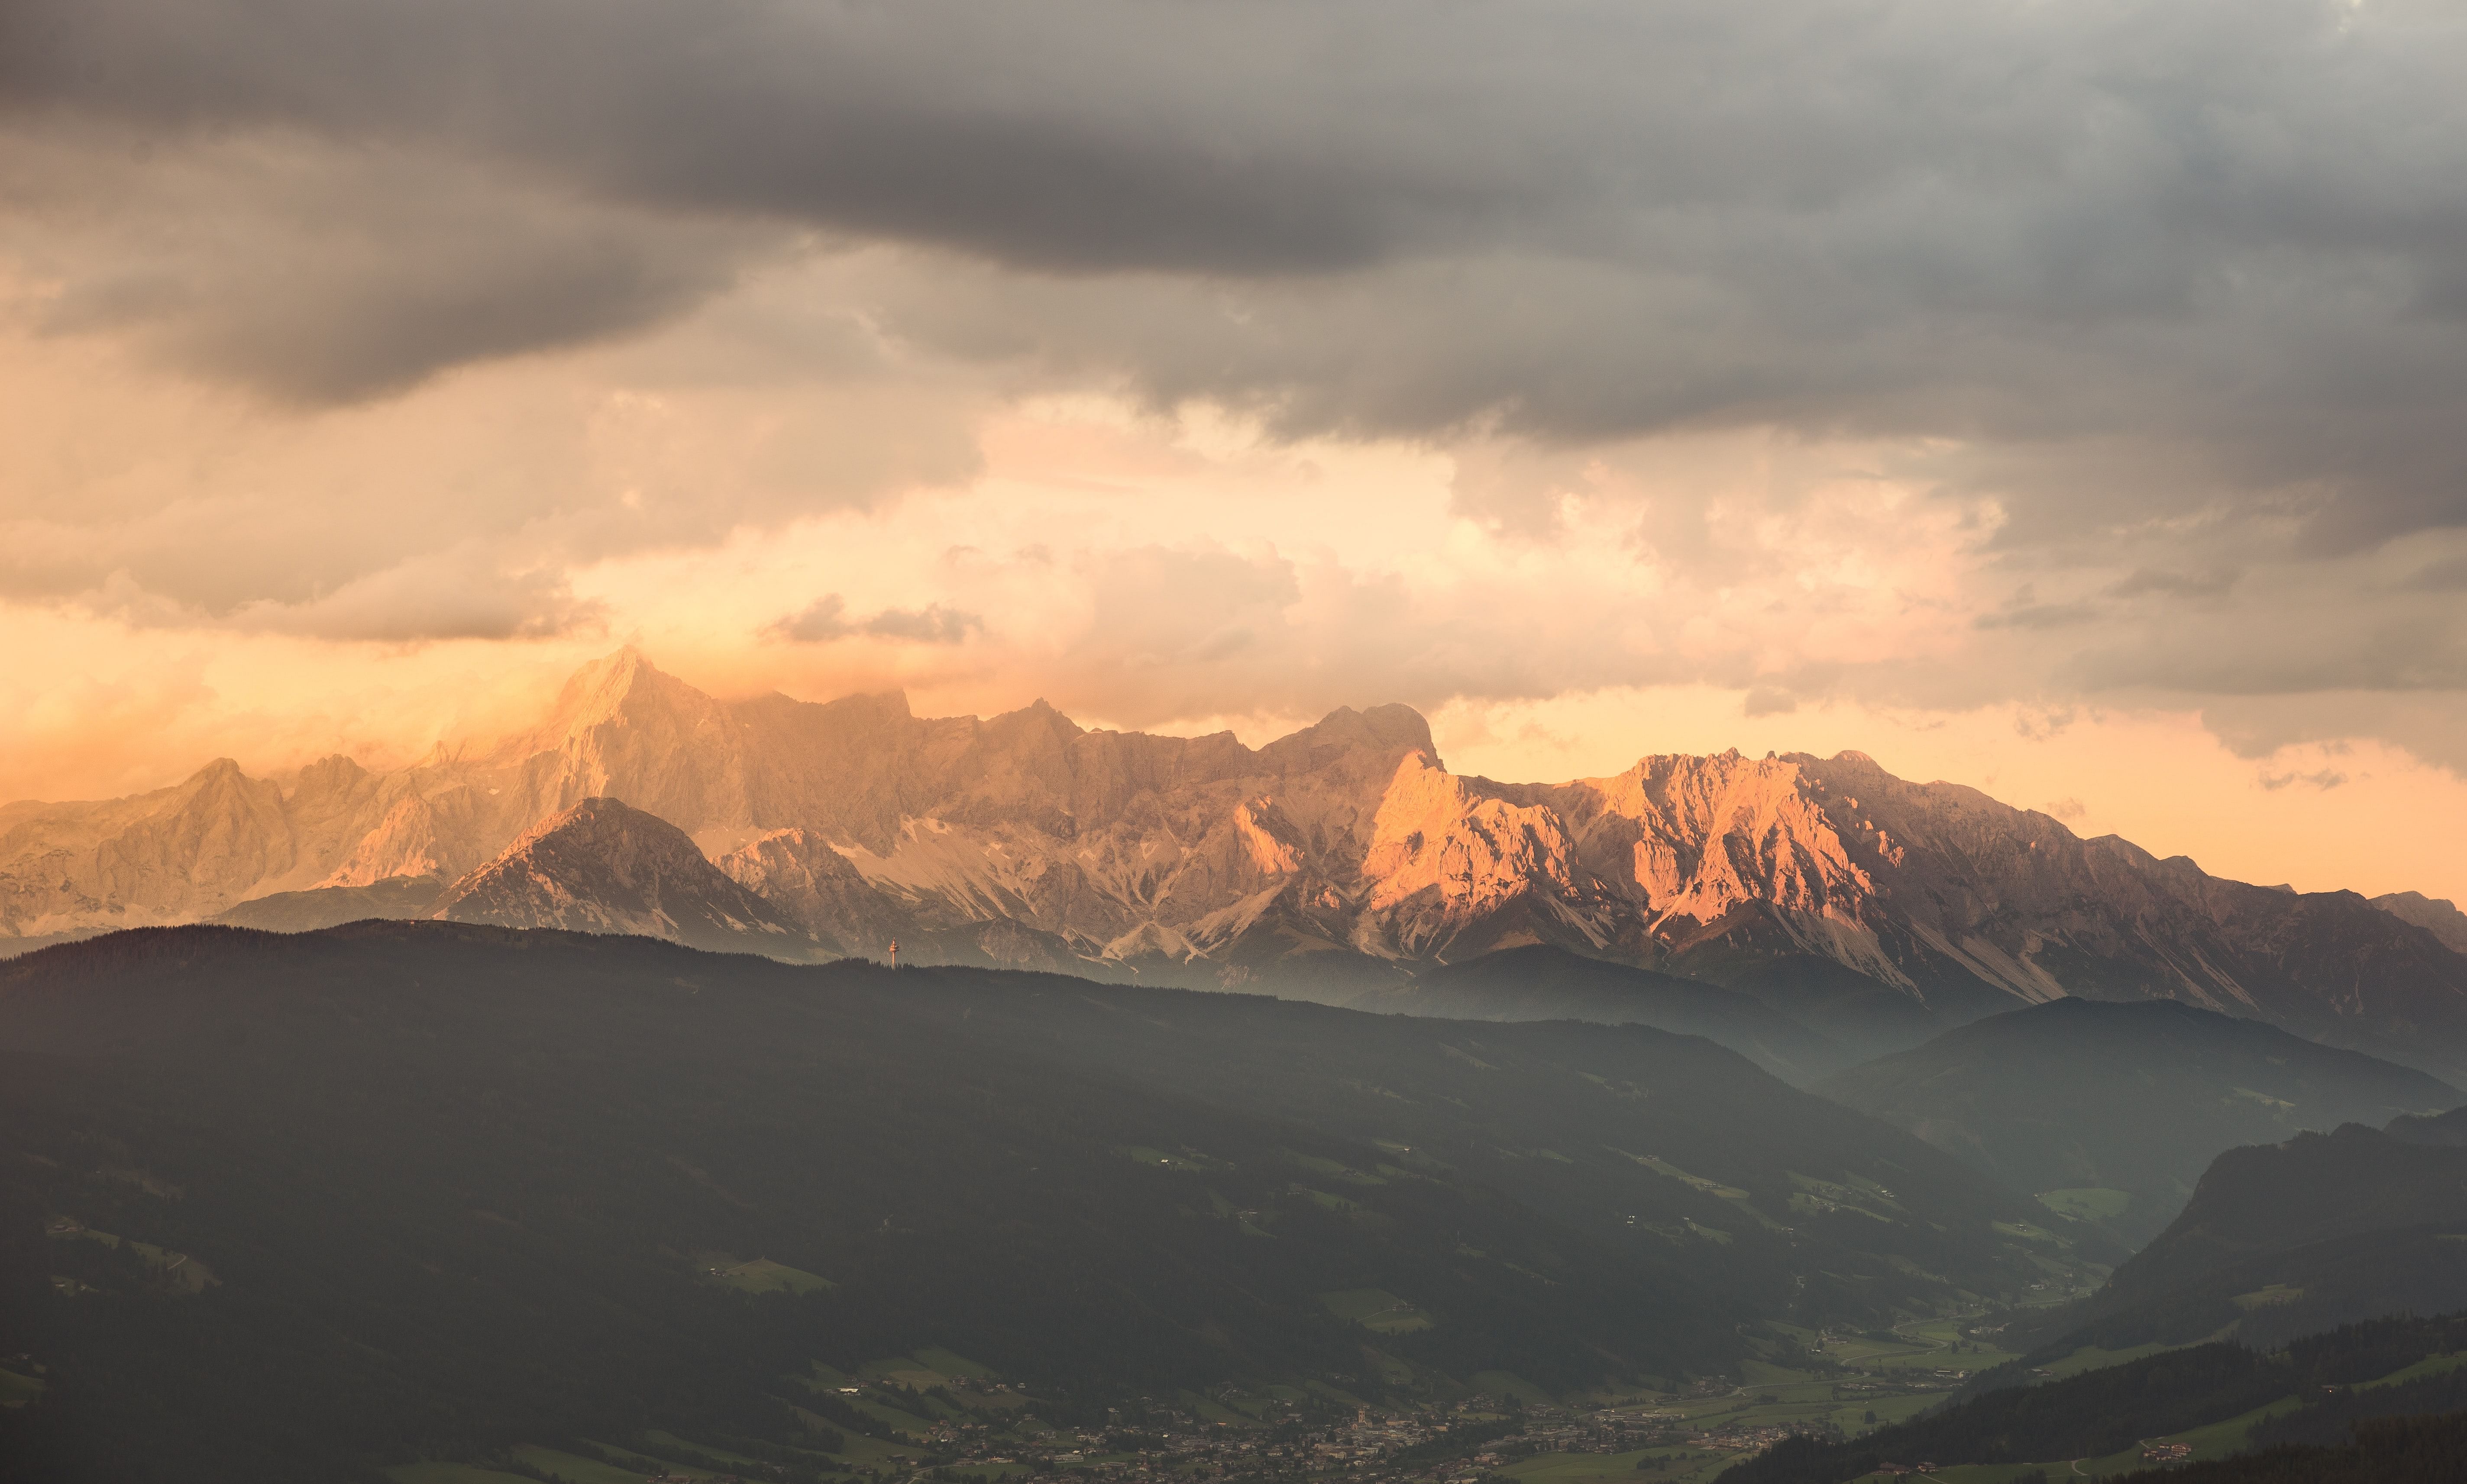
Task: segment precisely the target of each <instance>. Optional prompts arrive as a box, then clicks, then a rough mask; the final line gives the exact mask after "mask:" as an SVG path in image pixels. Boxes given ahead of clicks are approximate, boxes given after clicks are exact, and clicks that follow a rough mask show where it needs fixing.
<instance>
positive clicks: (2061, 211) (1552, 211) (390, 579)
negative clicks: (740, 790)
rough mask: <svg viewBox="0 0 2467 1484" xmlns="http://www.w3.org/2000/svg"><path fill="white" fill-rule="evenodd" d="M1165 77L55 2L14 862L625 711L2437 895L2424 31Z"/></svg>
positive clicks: (16, 639)
mask: <svg viewBox="0 0 2467 1484" xmlns="http://www.w3.org/2000/svg"><path fill="white" fill-rule="evenodd" d="M1161 9H1171V8H1150V7H1142V6H1131V5H1120V4H1095V3H1066V4H1056V5H1048V6H1037V7H1021V8H1013V9H1008V10H1001V11H986V10H984V9H982V8H976V7H968V6H960V5H944V4H926V5H902V6H896V7H872V6H863V5H820V4H817V5H787V4H755V3H727V4H719V5H711V6H703V7H695V8H684V9H681V8H677V7H674V6H668V5H652V4H634V3H630V0H621V3H614V4H610V3H600V4H596V5H591V6H560V5H546V4H543V5H532V6H523V7H505V6H499V5H484V4H442V5H427V6H403V5H390V4H377V3H365V4H336V5H325V6H315V7H307V6H297V7H295V6H285V5H276V4H268V3H250V0H217V3H215V4H210V5H206V6H202V7H200V6H180V7H168V6H157V5H153V4H149V3H147V0H108V3H102V4H95V3H85V4H79V5H74V6H72V5H65V4H63V5H49V4H34V5H26V6H19V7H15V8H12V10H11V13H10V16H9V18H7V19H6V20H5V21H0V56H6V57H7V58H8V59H7V60H5V61H0V99H5V100H6V101H7V109H6V111H5V112H4V113H0V197H5V199H6V200H7V201H8V202H9V203H10V205H9V206H8V207H7V208H6V209H5V213H0V406H6V407H7V408H8V409H9V426H10V435H9V437H8V438H6V439H4V440H0V642H5V643H6V645H7V652H8V653H9V654H10V655H11V662H10V663H9V664H8V665H7V666H6V667H5V669H0V795H5V796H6V797H7V798H94V797H103V796H110V795H117V794H124V793H131V792H136V791H141V790H145V789H149V788H155V787H160V786H163V785H166V784H170V783H172V782H175V781H177V780H179V779H180V778H183V777H185V776H189V775H190V774H192V773H193V772H194V771H195V769H196V768H197V767H199V766H200V765H202V764H203V763H204V762H206V761H207V760H208V759H210V758H213V757H215V756H220V755H230V756H233V757H236V758H238V760H239V761H240V762H241V763H242V764H243V766H244V767H246V768H247V769H248V770H250V771H251V772H252V773H259V774H262V773H266V772H270V771H277V770H281V769H283V768H287V767H294V766H298V765H300V764H303V763H306V762H308V761H310V760H313V759H314V758H316V757H318V756H320V755H324V754H326V753H332V752H343V753H350V754H351V755H353V756H356V757H360V758H362V759H363V760H364V761H367V762H369V763H370V764H372V765H376V764H379V763H402V762H407V761H409V760H411V759H412V758H414V757H417V756H418V755H419V754H420V753H424V752H425V751H427V750H428V749H429V748H431V747H432V746H434V745H435V744H437V743H440V742H442V743H445V744H447V745H448V746H449V748H450V747H452V746H455V745H473V746H476V745H480V744H483V743H486V742H487V741H489V740H492V739H494V738H495V737H497V736H498V735H501V734H503V733H505V732H507V731H512V730H515V729H516V728H519V727H521V726H524V725H527V724H528V723H529V721H530V720H531V718H532V716H534V715H535V714H536V712H537V711H538V709H539V708H541V707H542V706H543V705H545V704H546V702H547V700H548V698H549V697H550V696H551V695H553V694H554V693H555V689H556V687H557V686H558V685H559V684H560V683H561V682H562V681H563V679H564V677H565V676H566V675H568V674H569V673H571V672H572V671H573V670H574V669H575V668H576V667H577V666H578V665H579V664H581V663H585V662H587V661H589V660H592V659H594V658H596V657H598V656H600V655H603V654H605V653H607V652H609V651H610V650H612V649H614V648H616V647H617V646H619V645H621V644H634V645H638V646H640V647H641V648H642V649H643V650H644V652H645V653H646V654H648V655H649V656H651V657H652V658H653V659H654V660H655V661H656V662H657V663H659V665H660V666H661V667H662V668H664V669H666V670H668V671H669V672H671V673H674V674H677V675H679V676H682V677H684V678H686V679H687V680H689V681H690V682H692V683H693V684H694V685H696V686H700V687H702V688H703V689H706V690H709V691H711V692H713V694H716V695H721V696H726V697H735V696H743V695H750V694H755V693H758V692H761V691H764V690H768V689H774V688H777V689H781V690H784V691H786V692H787V693H789V694H791V695H794V696H798V697H801V698H805V699H813V700H823V699H828V698H831V697H834V696H838V695H843V694H848V693H851V692H858V691H874V690H881V689H887V688H894V687H898V688H904V689H905V690H906V691H907V693H908V695H909V698H910V703H911V705H912V707H913V708H915V710H916V711H917V713H918V714H920V715H931V714H958V713H977V714H991V713H993V712H996V711H1002V710H1008V709H1012V708H1018V707H1021V706H1024V705H1026V704H1028V703H1029V702H1030V701H1032V700H1034V699H1037V698H1040V697H1042V698H1044V699H1046V700H1048V701H1050V702H1051V703H1052V704H1053V705H1054V706H1055V707H1057V708H1060V709H1062V710H1063V711H1064V712H1066V713H1067V714H1069V715H1071V716H1072V717H1074V718H1075V719H1076V720H1077V721H1079V722H1080V723H1081V724H1082V725H1085V726H1090V727H1112V728H1120V729H1126V730H1142V731H1167V732H1175V733H1184V734H1192V733H1197V732H1202V731H1214V730H1218V729H1231V730H1233V731H1236V732H1238V733H1239V734H1240V735H1241V736H1242V737H1243V739H1244V740H1246V741H1248V742H1251V743H1253V744H1255V745H1256V744H1258V743H1262V742H1264V741H1266V740H1268V739H1269V738H1270V737H1273V736H1275V735H1278V734H1280V733H1282V732H1284V731H1290V730H1292V729H1294V728H1296V727H1298V726H1301V725H1304V724H1307V723H1308V722H1310V721H1312V720H1314V719H1316V718H1317V717H1318V716H1320V715H1321V714H1323V713H1324V712H1326V711H1328V710H1330V709H1333V708H1337V707H1340V706H1347V705H1351V706H1357V707H1368V706H1370V705H1374V704H1378V703H1384V702H1390V701H1401V702H1404V703H1407V704H1409V705H1412V706H1414V707H1415V708H1420V709H1421V710H1423V711H1424V712H1425V713H1426V714H1428V715H1429V716H1430V718H1431V719H1432V723H1433V727H1434V731H1435V735H1436V740H1437V744H1438V748H1439V751H1440V753H1441V755H1442V756H1444V757H1445V758H1446V759H1447V760H1448V762H1449V764H1450V765H1451V766H1452V767H1453V768H1454V769H1456V770H1457V771H1458V772H1460V773H1481V774H1485V775H1488V776H1497V777H1503V778H1513V779H1544V778H1549V779H1556V778H1561V777H1569V776H1593V775H1606V774H1610V773H1615V772H1617V771H1618V770H1620V769H1622V768H1624V767H1626V766H1627V765H1628V764H1629V763H1630V762H1632V761H1633V760H1634V759H1635V758H1636V757H1637V756H1638V755H1640V754H1642V753H1660V752H1715V751H1720V750H1722V749H1725V748H1729V747H1737V748H1739V749H1741V750H1742V751H1745V752H1749V753H1756V754H1759V755H1760V754H1761V753H1764V752H1766V751H1768V750H1773V751H1780V752H1791V751H1808V752H1815V753H1832V752H1835V751H1837V750H1841V749H1857V750H1861V751H1865V752H1867V753H1871V754H1873V755H1874V756H1875V757H1876V758H1877V759H1878V760H1879V761H1880V762H1882V763H1883V764H1884V765H1885V766H1886V767H1888V768H1889V769H1891V770H1892V771H1894V772H1896V773H1898V774H1900V775H1902V776H1906V777H1912V778H1918V779H1926V778H1936V777H1941V778H1946V779H1950V780H1953V781H1957V782H1963V783H1968V784H1972V785H1974V786H1977V787H1979V788H1981V789H1983V790H1985V791H1987V792H1989V793H1991V794H1993V795H1995V796H1996V797H1998V798H2003V799H2005V800H2007V801H2008V802H2011V803H2014V804H2016V805H2020V806H2023V807H2028V808H2036V809H2041V810H2044V811H2047V812H2049V813H2052V814H2054V815H2056V816H2057V817H2058V818H2060V819H2062V820H2063V821H2065V822H2066V823H2067V824H2068V825H2069V826H2071V828H2073V829H2074V830H2076V831H2077V832H2080V833H2084V834H2094V833H2105V832H2110V831H2113V832H2116V833H2121V834H2123V835H2125V836H2127V837H2128V838H2130V839H2133V840H2135V841H2136V842H2138V843H2140V844H2142V845H2144V846H2146V847H2147V848H2149V849H2151V850H2152V851H2154V852H2156V853H2158V854H2160V855H2169V854H2176V853H2184V854H2189V855H2191V856H2193V857H2194V858H2196V859H2197V860H2199V861H2200V863H2201V864H2202V865H2203V866H2205V867H2206V868H2207V869H2209V870H2211V871H2213V872H2217V873H2221V874H2226V875H2229V876H2235V877H2239V878H2242V879H2248V880H2252V881H2255V882H2261V883H2265V884H2267V883H2274V882H2279V881H2287V882H2292V883H2293V884H2295V885H2296V886H2297V887H2298V888H2302V889H2306V890H2326V889H2332V888H2355V889H2358V890H2362V891H2365V892H2366V893H2368V894H2371V893H2380V892H2385V891H2394V890H2401V889H2416V890H2422V891H2425V892H2427V893H2429V894H2433V895H2446V896H2454V897H2460V898H2462V899H2467V853H2462V852H2461V851H2460V850H2459V849H2458V848H2457V842H2458V841H2460V840H2462V839H2467V783H2462V781H2461V771H2462V770H2467V601H2462V599H2467V530H2462V528H2467V496H2462V493H2461V491H2462V490H2467V444H2462V443H2461V442H2460V440H2459V439H2458V438H2457V436H2456V429H2457V427H2458V425H2459V412H2460V409H2461V407H2462V406H2467V319H2462V316H2461V313H2460V304H2461V299H2460V295H2461V293H2462V288H2461V285H2462V284H2467V259H2461V257H2460V247H2459V244H2460V243H2461V242H2462V241H2467V216H2462V211H2467V207H2462V202H2467V190H2462V187H2467V145H2462V138H2467V136H2462V134H2461V132H2460V131H2459V129H2458V127H2457V125H2458V124H2459V123H2460V115H2461V112H2462V108H2467V104H2462V102H2461V101H2460V100H2461V98H2462V97H2467V93H2462V92H2461V91H2460V90H2458V89H2456V87H2455V86H2452V85H2450V84H2451V83H2452V82H2454V81H2455V79H2456V75H2457V68H2458V65H2459V64H2460V62H2461V60H2462V57H2463V56H2467V52H2462V48H2467V34H2462V33H2461V30H2460V28H2459V27H2458V26H2457V24H2456V19H2455V17H2454V16H2451V15H2450V14H2448V13H2447V12H2446V11H2441V10H2440V9H2439V8H2436V7H2413V6H2407V5H2383V4H2364V5H2358V6H2349V5H2343V4H2342V5H2331V4H2320V5H2308V4H2293V3H2290V4H2277V5H2271V6H2266V7H2262V8H2259V9H2254V8H2250V7H2229V6H2217V5H2193V6H2183V7H2174V8H2167V9H2163V10H2162V9H2161V8H2156V7H2148V6H2135V5H2122V6H1988V7H1980V6H1970V5H1963V6H1951V5H1910V6H1903V7H1898V8H1891V9H1885V10H1871V9H1866V8H1855V7H1843V6H1837V5H1831V4H1821V3H1809V4H1799V5H1790V6H1783V7H1778V8H1777V7H1760V8H1751V9H1747V10H1741V9H1739V8H1735V7H1726V6H1703V7H1698V6H1672V7H1660V8H1649V9H1646V8H1636V7H1625V6H1606V5H1595V4H1577V3H1571V4H1556V5H1547V6H1529V7H1487V8H1480V7H1454V8H1442V10H1443V11H1444V17H1445V22H1444V24H1425V23H1424V22H1423V21H1422V20H1418V19H1416V18H1415V17H1416V16H1417V15H1418V14H1419V13H1420V12H1419V11H1416V10H1415V8H1410V7H1398V6H1392V5H1385V4H1369V3H1365V4H1349V3H1348V4H1337V5H1321V6H1311V7H1286V6H1280V5H1266V6H1242V7H1225V8H1216V9H1209V8H1189V9H1185V10H1182V11H1178V12H1177V14H1176V17H1175V20H1174V24H1173V26H1172V27H1168V26H1166V23H1165V22H1164V21H1163V20H1161V19H1160V14H1161ZM1194 33H1196V34H1194ZM361 42H366V43H368V44H367V45H365V46H363V45H361V44H359V43H361ZM1374 43H1375V44H1374ZM680 49H682V50H680ZM449 99H450V100H454V101H455V103H454V106H453V107H451V108H449V107H448V105H447V102H446V100H449ZM1957 121H1958V123H1957ZM2427 121H2438V123H2439V124H2441V125H2442V126H2439V127H2435V126H2432V124H2429V123H2428V122H2427Z"/></svg>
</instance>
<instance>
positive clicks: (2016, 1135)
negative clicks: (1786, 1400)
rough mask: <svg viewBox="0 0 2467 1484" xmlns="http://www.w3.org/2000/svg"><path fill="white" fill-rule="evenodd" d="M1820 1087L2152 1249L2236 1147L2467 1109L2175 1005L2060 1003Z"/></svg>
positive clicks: (2377, 1067) (2384, 1070)
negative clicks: (2209, 1172)
mask: <svg viewBox="0 0 2467 1484" xmlns="http://www.w3.org/2000/svg"><path fill="white" fill-rule="evenodd" d="M1816 1091H1820V1092H1822V1094H1823V1095H1825V1096H1827V1097H1831V1098H1834V1099H1836V1100H1838V1101H1840V1102H1843V1103H1845V1104H1847V1105H1849V1106H1850V1107H1853V1108H1856V1109H1859V1110H1861V1111H1862V1112H1865V1113H1873V1114H1875V1115H1876V1116H1878V1117H1880V1118H1884V1119H1886V1120H1888V1121H1889V1122H1891V1123H1894V1124H1897V1125H1899V1126H1900V1127H1902V1128H1905V1129H1908V1130H1910V1131H1911V1132H1912V1133H1914V1134H1916V1135H1919V1136H1920V1137H1921V1138H1924V1139H1926V1140H1927V1141H1928V1142H1930V1143H1932V1144H1934V1145H1935V1146H1936V1147H1937V1148H1939V1149H1943V1150H1945V1151H1947V1152H1948V1153H1951V1154H1954V1155H1956V1156H1958V1157H1959V1158H1962V1159H1964V1160H1966V1161H1967V1162H1969V1163H1970V1164H1971V1165H1972V1166H1974V1167H1975V1168H1977V1169H1979V1170H1980V1171H1983V1172H1985V1173H1987V1174H1990V1175H1993V1176H1995V1177H1996V1178H1998V1179H2000V1180H2003V1181H2005V1182H2006V1183H2007V1184H2009V1185H2012V1186H2013V1187H2015V1188H2016V1189H2020V1190H2025V1191H2030V1192H2033V1193H2037V1194H2038V1195H2039V1196H2040V1198H2041V1200H2042V1201H2044V1202H2045V1203H2047V1204H2048V1205H2049V1206H2050V1207H2052V1208H2054V1209H2056V1210H2059V1211H2064V1212H2067V1213H2068V1214H2072V1215H2075V1216H2078V1217H2080V1218H2082V1219H2085V1220H2098V1221H2103V1222H2105V1223H2106V1224H2107V1225H2109V1226H2110V1227H2111V1228H2113V1229H2114V1230H2115V1231H2116V1232H2117V1233H2118V1234H2119V1235H2121V1236H2123V1237H2125V1238H2126V1239H2127V1240H2130V1241H2133V1242H2137V1243H2138V1242H2142V1241H2146V1240H2148V1239H2149V1238H2151V1237H2153V1236H2156V1235H2157V1234H2158V1233H2159V1232H2160V1231H2161V1229H2162V1228H2164V1227H2165V1226H2166V1225H2167V1224H2168V1223H2169V1222H2170V1221H2172V1220H2174V1219H2175V1217H2176V1214H2177V1212H2179V1211H2180V1210H2182V1209H2183V1208H2184V1202H2185V1201H2186V1199H2187V1198H2189V1197H2190V1196H2191V1195H2192V1193H2193V1188H2194V1182H2195V1181H2196V1180H2199V1179H2200V1178H2201V1176H2202V1172H2203V1171H2204V1170H2205V1169H2206V1168H2207V1167H2208V1166H2209V1164H2210V1161H2211V1160H2212V1159H2213V1158H2215V1157H2217V1156H2218V1155H2220V1154H2221V1153H2222V1152H2224V1151H2226V1150H2229V1149H2233V1148H2235V1147H2236V1146H2238V1145H2242V1144H2271V1143H2276V1142H2278V1141H2280V1140H2282V1139H2285V1138H2287V1137H2289V1136H2291V1135H2294V1134H2296V1133H2297V1132H2298V1131H2299V1130H2304V1129H2316V1130H2328V1129H2334V1128H2337V1127H2338V1126H2339V1125H2341V1124H2343V1123H2348V1122H2365V1123H2372V1124H2381V1123H2385V1122H2388V1120H2389V1119H2390V1118H2392V1117H2393V1116H2396V1115H2399V1114H2404V1113H2429V1112H2438V1111H2441V1110H2444V1109H2447V1108H2450V1107H2453V1106H2456V1105H2457V1104H2459V1103H2460V1102H2462V1101H2467V1094H2461V1093H2460V1092H2459V1091H2457V1090H2456V1089H2454V1088H2452V1087H2450V1086H2449V1085H2448V1084H2446V1083H2443V1082H2440V1081H2438V1080H2436V1079H2434V1078H2433V1077H2431V1076H2429V1075H2427V1074H2425V1073H2423V1072H2420V1071H2415V1070H2411V1069H2410V1068H2404V1067H2398V1066H2393V1065H2391V1064H2390V1063H2388V1062H2384V1061H2379V1060H2377V1059H2375V1058H2373V1057H2370V1056H2366V1055H2365V1054H2363V1053H2362V1052H2358V1051H2347V1050H2341V1049H2337V1048H2334V1047H2330V1046H2318V1045H2316V1044H2314V1043H2312V1042H2309V1041H2306V1040H2304V1039H2302V1038H2300V1037H2297V1036H2293V1035H2290V1034H2288V1033H2287V1032H2286V1031H2283V1030H2279V1029H2277V1028H2275V1027H2274V1026H2270V1025H2266V1024H2263V1023H2260V1022H2257V1021H2243V1020H2235V1019H2231V1018H2229V1017H2228V1016H2224V1015H2218V1014H2214V1013H2212V1012H2210V1011H2207V1010H2198V1009H2195V1008H2193V1007H2192V1006H2190V1005H2184V1004H2179V1003H2175V1002H2173V1001H2138V1002H2133V1003H2124V1004H2114V1003H2101V1002H2099V1001H2090V1000H2057V1001H2049V1002H2048V1003H2047V1004H2043V1005H2036V1006H2033V1007H2031V1008H2029V1009H2026V1010H2016V1011H2013V1012H2011V1013H2009V1014H2005V1015H1999V1016H1995V1017H1992V1018H1990V1019H1987V1020H1983V1021H1980V1022H1977V1023H1973V1024H1969V1025H1965V1026H1963V1027H1961V1028H1960V1029H1958V1030H1953V1031H1948V1032H1946V1033H1945V1034H1943V1035H1941V1036H1938V1037H1937V1038H1936V1039H1935V1040H1934V1041H1931V1042H1929V1043H1928V1044H1927V1045H1925V1046H1918V1047H1916V1048H1914V1049H1912V1050H1909V1051H1904V1052H1900V1053H1898V1054H1895V1055H1892V1056H1887V1057H1882V1058H1879V1059H1878V1060H1876V1061H1872V1062H1868V1063H1867V1064H1865V1065H1864V1066H1861V1067H1857V1068H1851V1069H1850V1070H1848V1071H1845V1072H1843V1073H1841V1074H1839V1075H1838V1076H1835V1077H1832V1078H1829V1079H1827V1080H1825V1081H1823V1082H1822V1083H1819V1084H1817V1087H1816Z"/></svg>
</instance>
